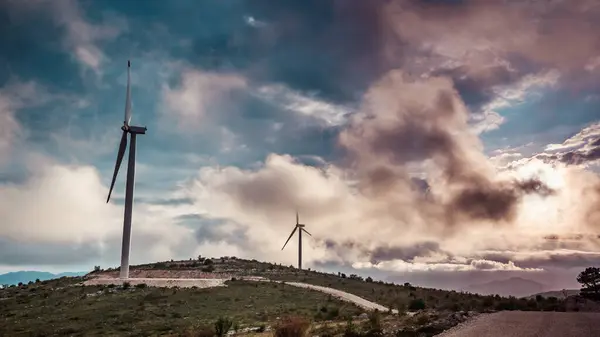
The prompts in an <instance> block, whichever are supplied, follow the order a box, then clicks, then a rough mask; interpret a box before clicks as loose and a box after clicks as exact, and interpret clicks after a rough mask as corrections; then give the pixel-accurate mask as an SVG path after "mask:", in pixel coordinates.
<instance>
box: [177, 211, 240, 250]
mask: <svg viewBox="0 0 600 337" xmlns="http://www.w3.org/2000/svg"><path fill="white" fill-rule="evenodd" d="M175 220H176V221H177V222H178V223H179V224H182V225H185V226H186V227H189V228H192V229H194V236H195V238H196V241H197V242H198V243H199V244H204V243H216V242H226V243H229V244H233V245H237V246H239V247H247V245H248V237H247V229H246V228H244V227H241V226H234V227H233V230H231V228H230V229H229V230H224V228H223V226H224V225H226V224H228V223H229V224H231V222H228V221H227V220H224V219H208V218H205V217H203V216H202V215H200V214H184V215H180V216H178V217H177V218H176V219H175Z"/></svg>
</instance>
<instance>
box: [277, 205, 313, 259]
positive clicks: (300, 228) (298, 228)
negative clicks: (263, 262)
mask: <svg viewBox="0 0 600 337" xmlns="http://www.w3.org/2000/svg"><path fill="white" fill-rule="evenodd" d="M305 226H306V225H303V224H301V223H300V218H299V217H298V212H296V226H294V229H293V230H292V234H290V236H289V237H288V239H287V241H286V242H285V244H284V245H283V247H282V248H281V250H283V248H285V246H286V245H287V244H288V242H290V239H291V238H292V236H294V233H296V230H298V269H302V232H304V233H306V234H308V235H310V236H312V234H310V233H309V232H308V231H307V230H306V229H304V227H305Z"/></svg>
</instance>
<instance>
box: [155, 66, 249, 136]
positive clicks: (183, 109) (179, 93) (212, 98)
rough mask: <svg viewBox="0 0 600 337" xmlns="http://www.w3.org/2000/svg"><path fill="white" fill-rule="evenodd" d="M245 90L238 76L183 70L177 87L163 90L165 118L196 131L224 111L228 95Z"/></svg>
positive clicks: (242, 79)
mask: <svg viewBox="0 0 600 337" xmlns="http://www.w3.org/2000/svg"><path fill="white" fill-rule="evenodd" d="M244 88H246V79H245V78H244V77H242V76H239V75H235V74H220V73H212V72H205V71H200V70H195V69H186V70H183V71H182V74H181V83H180V84H179V85H178V86H177V87H175V88H173V87H170V86H165V87H163V90H162V99H163V102H164V105H165V107H166V109H167V111H166V113H167V114H169V117H168V118H171V117H173V118H175V119H176V121H177V123H178V125H179V126H180V127H183V128H197V127H198V126H200V125H201V124H202V123H203V122H205V121H206V118H207V117H208V116H209V115H210V114H211V113H213V114H215V113H218V109H219V108H221V109H223V108H225V106H226V105H227V102H228V95H229V94H230V93H231V92H233V91H235V90H239V89H244Z"/></svg>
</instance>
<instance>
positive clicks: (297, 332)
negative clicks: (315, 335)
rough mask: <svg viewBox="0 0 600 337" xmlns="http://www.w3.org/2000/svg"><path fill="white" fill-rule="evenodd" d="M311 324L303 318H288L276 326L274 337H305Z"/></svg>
mask: <svg viewBox="0 0 600 337" xmlns="http://www.w3.org/2000/svg"><path fill="white" fill-rule="evenodd" d="M309 328H310V322H309V321H307V320H306V319H305V318H303V317H286V318H284V319H282V320H281V321H280V322H278V323H277V325H276V326H275V333H274V337H304V336H306V333H307V332H308V329H309Z"/></svg>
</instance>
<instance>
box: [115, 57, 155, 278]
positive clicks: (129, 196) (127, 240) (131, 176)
mask: <svg viewBox="0 0 600 337" xmlns="http://www.w3.org/2000/svg"><path fill="white" fill-rule="evenodd" d="M130 68H131V63H130V62H129V61H127V94H126V98H125V120H124V121H123V126H122V127H121V130H123V135H122V136H121V143H120V144H119V152H118V154H117V162H116V163H115V171H114V173H113V177H112V182H111V183H110V190H109V191H108V198H107V199H106V202H107V203H108V202H109V201H110V195H111V193H112V190H113V187H114V186H115V180H116V179H117V173H119V167H121V162H122V161H123V156H124V155H125V148H127V134H129V135H130V137H131V140H130V142H129V159H128V161H127V180H126V183H125V214H124V219H123V243H122V246H121V273H120V277H121V278H122V279H126V278H129V251H130V246H131V216H132V211H133V186H134V180H135V146H136V144H135V143H136V136H137V135H143V134H146V130H147V129H146V127H141V126H132V125H129V123H130V122H131V83H130V82H131V76H130Z"/></svg>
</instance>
